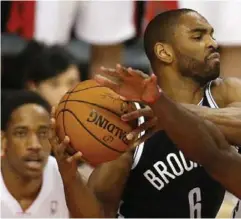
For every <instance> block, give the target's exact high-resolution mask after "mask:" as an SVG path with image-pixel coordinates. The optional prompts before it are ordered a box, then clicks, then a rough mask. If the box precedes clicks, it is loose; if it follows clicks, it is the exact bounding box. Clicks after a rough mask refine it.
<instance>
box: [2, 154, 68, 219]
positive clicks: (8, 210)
mask: <svg viewBox="0 0 241 219" xmlns="http://www.w3.org/2000/svg"><path fill="white" fill-rule="evenodd" d="M0 184H1V218H23V217H24V218H25V217H29V218H56V217H59V218H68V217H69V212H68V208H67V205H66V201H65V194H64V187H63V182H62V178H61V176H60V173H59V170H58V165H57V162H56V160H55V159H54V158H53V157H51V156H50V157H49V159H48V162H47V164H46V166H45V168H44V174H43V184H42V187H41V190H40V193H39V194H38V196H37V198H36V200H35V201H34V202H33V203H32V205H31V206H30V207H29V208H28V209H27V210H26V211H25V212H23V210H22V208H21V206H20V205H19V203H18V202H17V200H16V199H15V198H14V197H13V196H12V195H11V194H10V192H9V191H8V189H7V188H6V186H5V183H4V181H3V177H2V173H1V172H0ZM19 189H21V188H19Z"/></svg>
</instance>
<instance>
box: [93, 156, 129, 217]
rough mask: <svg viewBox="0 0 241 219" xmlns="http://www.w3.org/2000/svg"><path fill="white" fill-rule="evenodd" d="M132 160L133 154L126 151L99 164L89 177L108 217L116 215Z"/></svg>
mask: <svg viewBox="0 0 241 219" xmlns="http://www.w3.org/2000/svg"><path fill="white" fill-rule="evenodd" d="M132 162H133V156H132V154H127V153H125V154H123V155H122V156H120V157H119V158H118V159H116V160H113V161H111V162H108V163H104V164H102V165H100V166H98V167H97V168H96V169H95V170H94V171H93V172H92V174H91V175H90V177H89V180H88V186H89V188H90V189H91V190H92V191H93V192H94V194H95V195H96V197H97V199H98V200H99V201H100V202H101V204H102V206H103V207H104V210H105V215H106V217H109V218H112V217H115V216H116V212H117V209H118V206H119V203H120V199H121V196H122V192H123V190H124V187H125V183H126V181H127V179H128V176H129V172H130V170H131V166H132Z"/></svg>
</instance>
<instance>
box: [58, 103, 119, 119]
mask: <svg viewBox="0 0 241 219" xmlns="http://www.w3.org/2000/svg"><path fill="white" fill-rule="evenodd" d="M68 101H69V102H78V103H87V104H89V105H92V106H97V107H99V108H101V109H104V110H106V111H108V112H110V113H112V114H114V115H116V116H118V117H121V116H122V114H119V113H116V112H114V111H112V110H111V109H108V108H105V107H103V106H100V105H98V104H96V103H90V102H87V101H84V100H69V99H67V100H63V101H62V102H60V103H59V104H61V103H64V102H68Z"/></svg>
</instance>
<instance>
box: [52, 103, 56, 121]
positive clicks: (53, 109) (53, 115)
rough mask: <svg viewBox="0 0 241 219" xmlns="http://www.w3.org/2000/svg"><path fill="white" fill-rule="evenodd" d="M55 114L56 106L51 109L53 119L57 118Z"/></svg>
mask: <svg viewBox="0 0 241 219" xmlns="http://www.w3.org/2000/svg"><path fill="white" fill-rule="evenodd" d="M55 112H56V108H55V106H53V107H52V108H51V118H55Z"/></svg>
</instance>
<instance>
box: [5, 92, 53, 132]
mask: <svg viewBox="0 0 241 219" xmlns="http://www.w3.org/2000/svg"><path fill="white" fill-rule="evenodd" d="M29 103H33V104H38V105H40V106H42V107H43V108H44V109H46V110H47V111H48V112H49V113H50V112H51V106H50V105H49V103H48V102H47V101H46V100H44V99H43V98H42V97H41V96H40V95H38V94H37V93H36V92H33V91H28V90H2V91H1V130H3V131H5V130H6V128H7V124H8V122H9V120H10V118H11V115H12V113H13V111H14V110H15V109H17V108H18V107H20V106H22V105H25V104H29Z"/></svg>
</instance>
